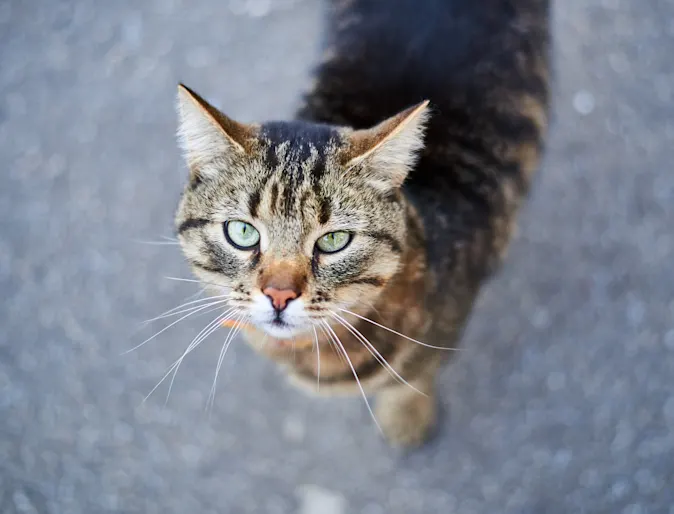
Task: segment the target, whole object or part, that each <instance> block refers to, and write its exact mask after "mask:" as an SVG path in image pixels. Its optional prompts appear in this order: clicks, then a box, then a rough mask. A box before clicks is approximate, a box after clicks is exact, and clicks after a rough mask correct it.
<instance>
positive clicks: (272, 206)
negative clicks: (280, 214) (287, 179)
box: [269, 182, 278, 214]
mask: <svg viewBox="0 0 674 514" xmlns="http://www.w3.org/2000/svg"><path fill="white" fill-rule="evenodd" d="M277 201H278V184H277V183H276V182H274V183H273V184H272V185H271V193H270V198H269V211H270V212H271V214H276V202H277Z"/></svg>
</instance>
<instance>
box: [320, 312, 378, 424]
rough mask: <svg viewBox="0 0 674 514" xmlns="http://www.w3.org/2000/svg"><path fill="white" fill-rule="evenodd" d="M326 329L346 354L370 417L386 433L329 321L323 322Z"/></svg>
mask: <svg viewBox="0 0 674 514" xmlns="http://www.w3.org/2000/svg"><path fill="white" fill-rule="evenodd" d="M322 323H323V325H324V326H325V328H326V329H327V330H328V331H329V332H330V334H331V336H332V337H334V342H335V344H336V345H337V346H338V348H339V349H341V351H342V352H343V353H344V357H345V358H346V361H347V363H348V365H349V367H350V368H351V372H352V373H353V377H354V378H355V379H356V384H357V385H358V389H360V394H361V395H362V396H363V400H365V406H366V407H367V410H368V411H369V412H370V416H372V420H373V421H374V424H375V425H377V428H378V429H379V432H380V433H382V434H383V433H384V431H383V430H382V429H381V426H379V422H378V421H377V417H376V416H375V415H374V412H373V411H372V407H370V402H369V401H368V400H367V395H366V394H365V390H364V389H363V386H362V385H361V383H360V379H359V378H358V373H356V368H354V367H353V363H352V362H351V359H349V355H348V354H347V353H346V349H345V348H344V345H343V344H342V342H341V341H340V340H339V337H338V336H337V334H336V333H335V331H334V330H333V329H332V327H331V326H330V325H329V324H328V322H327V321H323V322H322Z"/></svg>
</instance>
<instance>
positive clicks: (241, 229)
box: [225, 220, 260, 250]
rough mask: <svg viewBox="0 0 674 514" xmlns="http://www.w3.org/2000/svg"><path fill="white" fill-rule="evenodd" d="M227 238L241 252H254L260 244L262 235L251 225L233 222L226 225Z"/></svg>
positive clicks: (238, 221)
mask: <svg viewBox="0 0 674 514" xmlns="http://www.w3.org/2000/svg"><path fill="white" fill-rule="evenodd" d="M225 237H226V238H227V241H228V242H229V244H231V245H232V246H233V247H234V248H237V249H239V250H252V249H253V248H254V247H255V246H257V244H258V243H259V242H260V233H259V232H258V231H257V229H256V228H255V227H254V226H253V225H251V224H250V223H246V222H245V221H240V220H233V221H228V222H226V223H225Z"/></svg>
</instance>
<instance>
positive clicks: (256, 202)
mask: <svg viewBox="0 0 674 514" xmlns="http://www.w3.org/2000/svg"><path fill="white" fill-rule="evenodd" d="M259 206H260V191H259V190H257V191H254V192H253V193H251V195H250V196H249V197H248V210H249V211H250V215H251V216H252V217H253V218H257V208H258V207H259Z"/></svg>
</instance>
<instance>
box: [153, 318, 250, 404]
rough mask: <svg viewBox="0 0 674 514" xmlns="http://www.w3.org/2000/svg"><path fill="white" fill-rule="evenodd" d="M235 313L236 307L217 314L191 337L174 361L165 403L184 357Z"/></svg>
mask: <svg viewBox="0 0 674 514" xmlns="http://www.w3.org/2000/svg"><path fill="white" fill-rule="evenodd" d="M237 313H238V311H237V310H236V309H229V310H228V311H225V312H224V313H222V314H219V315H218V316H216V317H215V319H213V320H211V322H210V323H209V324H208V325H206V326H205V327H204V328H203V329H202V330H201V332H199V333H198V334H197V335H196V336H195V337H194V339H192V342H191V343H190V344H189V346H188V347H187V349H186V350H185V351H184V352H183V354H182V355H181V356H180V358H179V359H178V360H177V361H176V362H175V363H174V364H175V370H174V372H173V377H171V383H170V384H169V388H168V392H167V393H166V403H168V400H169V396H171V390H172V389H173V382H175V379H176V375H177V374H178V369H179V368H180V365H181V364H182V362H183V360H184V359H185V357H187V356H188V355H189V354H190V353H191V352H192V350H194V349H195V348H196V347H197V346H199V345H200V344H201V343H202V342H203V341H205V340H206V339H207V338H208V337H209V336H210V335H211V334H212V333H213V332H215V331H216V330H218V328H220V324H221V323H222V322H223V321H225V320H227V319H229V318H230V317H232V316H235V315H236V314H237Z"/></svg>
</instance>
